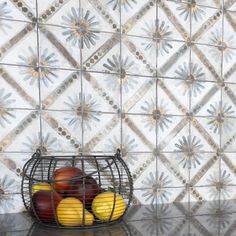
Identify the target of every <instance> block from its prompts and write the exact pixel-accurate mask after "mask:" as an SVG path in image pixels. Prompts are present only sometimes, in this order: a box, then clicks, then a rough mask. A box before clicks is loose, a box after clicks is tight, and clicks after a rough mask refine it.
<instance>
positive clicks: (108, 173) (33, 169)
mask: <svg viewBox="0 0 236 236" xmlns="http://www.w3.org/2000/svg"><path fill="white" fill-rule="evenodd" d="M21 191H22V198H23V202H24V204H25V207H26V209H27V210H28V212H29V213H30V214H31V215H32V216H33V217H34V218H35V219H36V221H38V222H40V223H42V224H44V225H47V226H52V227H60V228H64V227H66V228H68V227H69V228H71V227H73V228H90V227H98V226H102V225H107V224H111V223H113V222H115V221H118V220H120V219H121V218H122V216H123V215H124V214H125V212H126V210H127V208H128V207H129V206H130V203H131V198H132V194H133V181H132V177H131V175H130V172H129V169H128V167H127V166H126V164H125V162H124V161H123V159H122V158H121V156H120V150H117V153H116V154H115V155H114V156H101V155H82V154H81V155H77V156H43V155H41V152H40V150H37V151H36V153H35V154H34V155H33V156H32V158H31V159H30V160H29V161H28V162H27V163H26V164H25V166H24V168H23V178H22V186H21Z"/></svg>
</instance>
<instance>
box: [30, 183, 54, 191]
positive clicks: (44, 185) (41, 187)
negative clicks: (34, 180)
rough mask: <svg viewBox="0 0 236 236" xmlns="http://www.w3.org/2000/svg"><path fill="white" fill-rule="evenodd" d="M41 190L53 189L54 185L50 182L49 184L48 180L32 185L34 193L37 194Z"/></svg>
mask: <svg viewBox="0 0 236 236" xmlns="http://www.w3.org/2000/svg"><path fill="white" fill-rule="evenodd" d="M39 190H52V187H51V186H50V184H48V183H46V182H43V183H40V184H34V185H33V186H32V194H35V193H36V192H38V191H39Z"/></svg>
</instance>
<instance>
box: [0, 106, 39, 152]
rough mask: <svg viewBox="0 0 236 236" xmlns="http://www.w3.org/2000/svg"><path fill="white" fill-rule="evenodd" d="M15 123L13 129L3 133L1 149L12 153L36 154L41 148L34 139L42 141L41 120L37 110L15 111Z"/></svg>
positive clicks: (7, 129)
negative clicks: (37, 149)
mask: <svg viewBox="0 0 236 236" xmlns="http://www.w3.org/2000/svg"><path fill="white" fill-rule="evenodd" d="M12 112H14V116H13V118H14V119H13V120H12V121H11V122H14V123H13V124H14V125H12V126H11V128H9V127H8V128H7V127H6V128H5V129H6V131H4V129H3V132H1V134H2V135H3V137H2V139H1V144H0V146H1V149H2V150H3V151H7V152H9V151H11V152H31V153H32V152H34V151H35V150H36V148H38V147H39V146H40V142H36V141H35V139H34V138H33V137H38V139H39V140H40V135H39V133H40V120H39V112H38V111H37V110H13V111H12Z"/></svg>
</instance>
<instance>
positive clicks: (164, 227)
mask: <svg viewBox="0 0 236 236" xmlns="http://www.w3.org/2000/svg"><path fill="white" fill-rule="evenodd" d="M8 235H11V236H42V235H45V236H46V235H50V236H59V235H60V236H63V235H66V236H74V235H79V236H159V235H161V236H172V235H173V236H178V235H179V236H208V235H209V236H236V201H235V200H234V201H233V200H230V201H211V202H197V203H195V202H194V203H183V204H181V203H172V204H163V205H146V206H145V205H142V206H132V207H131V208H130V209H129V211H128V213H127V215H126V216H125V218H124V221H121V222H119V223H116V224H114V225H111V226H107V227H100V228H96V229H86V230H66V229H54V228H47V227H43V226H41V225H39V224H36V223H33V221H32V220H31V218H30V217H28V216H27V214H25V213H19V214H4V215H0V236H8Z"/></svg>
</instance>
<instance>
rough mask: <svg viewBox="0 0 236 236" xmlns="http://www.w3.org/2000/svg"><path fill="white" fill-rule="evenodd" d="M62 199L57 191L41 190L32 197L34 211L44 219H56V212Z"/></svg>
mask: <svg viewBox="0 0 236 236" xmlns="http://www.w3.org/2000/svg"><path fill="white" fill-rule="evenodd" d="M61 200H62V197H61V196H60V195H59V194H58V193H57V192H55V191H49V190H39V191H37V192H36V193H35V194H34V195H33V197H32V204H33V206H32V212H33V213H34V214H36V216H38V218H39V219H41V220H42V221H54V220H55V217H54V212H56V208H57V206H58V204H59V202H60V201H61Z"/></svg>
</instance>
